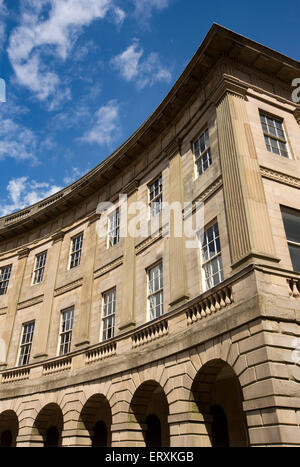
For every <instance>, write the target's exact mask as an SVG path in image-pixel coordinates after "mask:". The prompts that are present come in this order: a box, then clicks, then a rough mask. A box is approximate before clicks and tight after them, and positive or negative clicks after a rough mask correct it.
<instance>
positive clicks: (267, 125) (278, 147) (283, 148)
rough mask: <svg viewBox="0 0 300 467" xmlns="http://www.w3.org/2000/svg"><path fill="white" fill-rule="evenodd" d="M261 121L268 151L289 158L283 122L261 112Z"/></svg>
mask: <svg viewBox="0 0 300 467" xmlns="http://www.w3.org/2000/svg"><path fill="white" fill-rule="evenodd" d="M260 121H261V125H262V129H263V133H264V138H265V143H266V147H267V150H268V151H270V152H274V153H275V154H278V155H280V156H283V157H289V154H288V150H287V142H286V138H285V135H284V131H283V125H282V120H279V119H277V118H274V117H270V116H269V115H265V114H263V113H262V112H260Z"/></svg>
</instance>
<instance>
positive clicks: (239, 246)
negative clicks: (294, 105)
mask: <svg viewBox="0 0 300 467" xmlns="http://www.w3.org/2000/svg"><path fill="white" fill-rule="evenodd" d="M245 92H246V90H245V89H242V88H241V89H238V88H236V89H234V90H232V89H230V88H229V89H226V83H225V84H224V83H223V95H222V97H221V99H220V96H219V100H218V102H217V121H218V136H219V148H220V159H221V168H222V177H223V187H224V199H225V207H226V216H227V226H228V234H229V241H230V249H231V260H232V267H235V266H238V265H240V263H241V261H243V260H244V261H245V260H250V261H252V260H253V258H257V259H260V260H264V261H278V260H277V259H276V258H275V248H274V242H273V236H272V232H271V224H270V219H269V214H268V210H267V204H266V198H265V192H264V188H263V183H262V177H261V174H260V169H259V164H258V160H257V154H256V149H255V145H254V140H253V136H252V132H251V127H250V123H249V119H248V115H247V109H246V100H245ZM251 258H252V259H251Z"/></svg>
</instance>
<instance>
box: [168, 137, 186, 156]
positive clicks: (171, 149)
mask: <svg viewBox="0 0 300 467" xmlns="http://www.w3.org/2000/svg"><path fill="white" fill-rule="evenodd" d="M181 144H182V139H181V138H179V137H178V136H177V137H176V138H174V139H173V140H172V141H171V142H170V143H169V144H168V145H167V146H166V147H165V148H164V150H163V152H164V153H165V155H166V157H167V158H168V159H172V158H173V157H175V156H176V155H177V154H180V155H181Z"/></svg>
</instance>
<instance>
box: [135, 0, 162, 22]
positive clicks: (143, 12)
mask: <svg viewBox="0 0 300 467" xmlns="http://www.w3.org/2000/svg"><path fill="white" fill-rule="evenodd" d="M133 3H134V5H135V15H136V17H137V18H138V19H140V20H142V21H143V20H145V19H149V18H150V17H151V16H152V10H164V9H165V8H167V7H168V6H169V0H133Z"/></svg>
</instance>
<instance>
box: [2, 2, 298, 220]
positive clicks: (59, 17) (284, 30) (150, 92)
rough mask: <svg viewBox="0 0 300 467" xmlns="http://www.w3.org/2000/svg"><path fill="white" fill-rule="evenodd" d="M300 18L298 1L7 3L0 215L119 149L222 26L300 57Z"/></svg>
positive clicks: (4, 15)
mask: <svg viewBox="0 0 300 467" xmlns="http://www.w3.org/2000/svg"><path fill="white" fill-rule="evenodd" d="M299 13H300V3H299V1H297V2H296V1H294V2H285V3H284V4H283V3H282V2H278V1H275V0H273V1H268V0H265V1H264V2H262V1H261V0H260V1H257V0H252V1H251V2H250V1H247V0H244V1H243V2H241V1H235V0H233V1H227V2H225V1H224V0H223V1H221V0H215V1H214V2H204V1H200V0H197V1H196V0H0V77H1V78H4V79H5V81H6V90H7V95H6V102H5V103H1V102H0V200H1V201H0V216H3V215H6V214H9V213H10V212H13V211H15V210H17V209H21V208H23V207H25V206H26V205H29V204H32V203H34V202H37V201H38V200H39V199H41V198H44V197H46V196H49V195H50V194H52V193H54V192H55V191H57V190H58V189H60V188H63V187H65V186H67V185H68V184H70V183H72V182H73V181H75V180H76V179H78V178H79V177H80V176H82V175H83V174H84V173H86V172H87V171H88V170H90V169H92V168H93V167H95V166H96V165H97V164H98V163H99V162H101V161H102V160H103V159H104V158H105V157H107V156H108V155H109V154H110V153H111V152H112V151H113V150H114V149H116V148H117V147H118V146H119V145H120V144H122V142H124V141H125V140H126V139H127V138H128V137H129V136H130V135H131V134H132V133H133V132H134V131H135V130H136V129H137V128H138V127H139V125H141V124H142V123H143V122H144V121H145V120H146V118H147V117H148V116H149V115H150V114H151V113H152V112H153V110H154V109H155V108H156V107H157V105H159V103H160V102H161V100H162V99H163V98H164V96H165V95H166V94H167V93H168V91H169V89H170V88H171V86H172V85H173V84H174V82H175V81H176V80H177V78H178V77H179V76H180V74H181V73H182V71H183V70H184V68H185V66H186V65H187V63H188V62H189V61H190V59H191V58H192V56H193V54H194V53H195V52H196V50H197V48H198V47H199V45H200V44H201V42H202V40H203V39H204V37H205V35H206V33H207V32H208V30H209V29H210V27H211V25H212V23H213V22H216V23H218V24H221V25H223V26H225V27H227V28H229V29H232V30H234V31H235V32H237V33H239V34H242V35H245V36H247V37H249V38H251V39H253V40H255V41H257V42H260V43H262V44H264V45H266V46H268V47H271V48H273V49H275V50H277V51H279V52H281V53H283V54H285V55H288V56H290V57H292V58H294V59H296V60H300V48H299Z"/></svg>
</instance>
